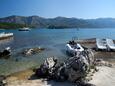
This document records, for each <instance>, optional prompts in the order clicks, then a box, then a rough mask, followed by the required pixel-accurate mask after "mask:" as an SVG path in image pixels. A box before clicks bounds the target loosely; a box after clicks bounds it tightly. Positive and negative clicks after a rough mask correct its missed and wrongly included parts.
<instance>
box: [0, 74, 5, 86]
mask: <svg viewBox="0 0 115 86" xmlns="http://www.w3.org/2000/svg"><path fill="white" fill-rule="evenodd" d="M5 79H6V77H5V76H3V75H0V86H5V85H6V81H5Z"/></svg>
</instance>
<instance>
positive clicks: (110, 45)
mask: <svg viewBox="0 0 115 86" xmlns="http://www.w3.org/2000/svg"><path fill="white" fill-rule="evenodd" d="M106 42H107V47H108V50H115V44H114V42H113V40H112V39H106Z"/></svg>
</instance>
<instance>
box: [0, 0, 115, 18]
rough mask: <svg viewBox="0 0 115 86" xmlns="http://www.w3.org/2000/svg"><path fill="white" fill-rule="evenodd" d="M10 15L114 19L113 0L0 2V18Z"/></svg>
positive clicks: (13, 0) (16, 0)
mask: <svg viewBox="0 0 115 86" xmlns="http://www.w3.org/2000/svg"><path fill="white" fill-rule="evenodd" d="M10 15H23V16H31V15H38V16H42V17H48V18H49V17H50V18H52V17H57V16H64V17H77V18H85V19H86V18H99V17H113V18H115V0H0V17H5V16H10Z"/></svg>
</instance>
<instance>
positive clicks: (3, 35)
mask: <svg viewBox="0 0 115 86" xmlns="http://www.w3.org/2000/svg"><path fill="white" fill-rule="evenodd" d="M12 36H13V33H5V32H2V33H0V39H4V38H8V37H12Z"/></svg>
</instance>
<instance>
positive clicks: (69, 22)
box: [0, 16, 115, 28]
mask: <svg viewBox="0 0 115 86" xmlns="http://www.w3.org/2000/svg"><path fill="white" fill-rule="evenodd" d="M4 22H5V23H15V24H21V25H26V26H31V27H37V28H115V19H114V18H99V19H78V18H66V17H56V18H43V17H39V16H29V17H26V16H9V17H5V18H0V23H4Z"/></svg>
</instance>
